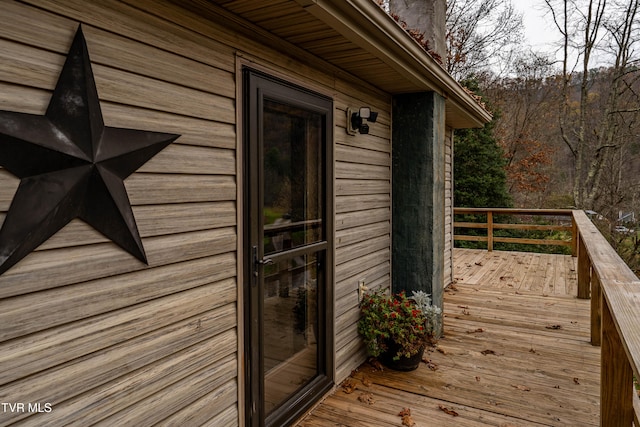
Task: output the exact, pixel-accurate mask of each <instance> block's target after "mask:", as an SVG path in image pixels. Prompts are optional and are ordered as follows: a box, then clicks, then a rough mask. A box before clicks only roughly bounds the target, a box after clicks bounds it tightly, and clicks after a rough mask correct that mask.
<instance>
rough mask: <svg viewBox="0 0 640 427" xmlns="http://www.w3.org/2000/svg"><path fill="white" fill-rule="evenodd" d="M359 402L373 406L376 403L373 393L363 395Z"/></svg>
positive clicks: (359, 397)
mask: <svg viewBox="0 0 640 427" xmlns="http://www.w3.org/2000/svg"><path fill="white" fill-rule="evenodd" d="M358 400H359V401H360V402H362V403H366V404H367V405H373V404H374V403H375V402H376V401H375V400H374V399H373V393H369V392H366V393H362V394H360V396H358Z"/></svg>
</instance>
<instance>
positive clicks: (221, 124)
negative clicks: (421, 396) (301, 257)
mask: <svg viewBox="0 0 640 427" xmlns="http://www.w3.org/2000/svg"><path fill="white" fill-rule="evenodd" d="M245 3H246V4H250V3H251V2H245ZM267 3H268V4H273V5H274V7H277V5H276V3H278V2H277V1H270V2H265V4H267ZM178 4H180V2H175V3H174V2H170V1H164V0H122V1H119V0H101V1H99V2H87V1H86V0H65V1H64V2H59V1H53V0H25V1H21V2H17V1H15V2H14V1H5V2H3V5H2V12H3V18H4V19H3V25H2V26H0V109H1V110H10V111H21V112H25V113H31V114H44V112H45V111H46V108H47V105H48V102H49V99H50V97H51V93H52V90H53V88H54V86H55V84H56V81H57V78H58V75H59V73H60V71H61V68H62V64H63V63H64V61H65V57H66V54H67V51H68V49H69V46H70V44H71V41H72V39H73V36H74V34H75V31H76V29H77V26H78V24H79V23H82V25H83V31H84V34H85V37H86V39H87V45H88V48H89V54H90V56H91V60H92V66H93V71H94V75H95V80H96V85H97V89H98V95H99V97H100V102H101V108H102V113H103V116H104V122H105V124H106V125H107V126H113V127H124V128H136V129H146V130H152V131H159V132H169V133H176V134H180V135H181V136H180V138H179V139H178V140H177V141H175V142H174V143H172V144H171V145H170V146H169V147H167V148H166V149H165V150H163V151H162V152H160V153H159V154H158V155H157V156H155V157H154V158H153V159H152V160H151V161H149V162H148V163H146V164H145V165H144V166H143V167H141V168H140V169H139V170H138V171H137V172H135V173H134V174H133V175H131V176H130V177H129V178H127V180H126V181H125V185H126V188H127V192H128V195H129V199H130V201H131V204H132V206H133V212H134V215H135V218H136V222H137V225H138V228H139V231H140V234H141V237H142V240H143V244H144V247H145V251H146V254H147V258H148V261H149V265H148V266H147V265H145V264H143V263H141V262H139V261H138V260H137V259H135V258H133V257H132V256H131V255H129V254H128V253H126V252H124V251H123V250H121V249H120V248H119V247H117V246H116V245H115V244H114V243H112V242H111V241H109V240H108V239H106V238H105V237H104V236H102V235H101V234H100V233H98V232H96V231H95V230H94V229H93V228H92V227H91V226H89V225H87V224H85V223H83V222H82V221H80V220H73V221H72V222H71V223H70V224H68V225H67V226H66V227H64V228H63V229H62V230H61V231H60V232H58V233H57V234H56V235H55V236H53V237H52V238H51V239H49V240H48V241H47V242H45V243H44V244H42V245H41V246H40V247H39V248H38V249H37V250H36V251H34V252H33V253H31V254H29V255H28V256H27V257H25V258H24V259H23V260H21V261H20V262H19V263H18V264H16V265H15V266H14V267H12V268H11V269H10V270H9V271H7V272H6V273H4V274H3V275H1V276H0V366H1V367H2V369H0V402H41V403H42V404H44V403H49V404H51V407H52V408H53V411H52V412H51V413H39V414H38V413H35V414H34V413H28V412H13V413H12V412H0V425H10V424H12V423H14V422H20V423H21V425H33V426H39V425H48V426H63V425H65V426H66V425H82V426H86V425H92V424H100V425H125V424H127V425H148V424H152V423H164V424H168V425H212V426H234V425H238V424H240V423H241V422H242V417H243V416H242V413H243V412H244V409H243V407H242V402H241V401H239V396H242V388H243V385H242V384H241V383H239V379H238V372H239V371H240V370H241V359H240V357H239V354H240V353H239V352H240V351H241V345H242V343H241V342H240V341H239V336H241V334H242V331H240V330H239V328H240V327H241V325H239V324H238V319H239V318H240V317H241V316H240V312H239V310H242V307H241V305H239V304H240V303H241V301H239V300H238V295H239V289H241V287H242V283H241V282H240V281H241V279H239V278H238V265H239V262H240V261H241V257H242V256H243V255H242V248H240V247H239V241H238V229H239V224H238V223H237V218H238V216H239V212H238V210H237V207H238V200H237V198H238V188H237V184H238V183H239V182H240V181H241V179H242V177H240V176H239V175H238V174H239V171H238V170H237V169H238V167H237V165H238V160H237V157H238V155H239V153H238V152H237V151H236V148H237V143H238V142H237V136H236V127H237V123H236V117H237V112H236V107H237V105H238V100H236V99H235V97H236V91H237V87H236V84H237V82H239V79H238V76H236V66H237V63H236V62H237V60H238V57H242V58H248V59H247V60H248V61H254V62H256V63H258V64H259V65H260V66H262V67H264V68H268V69H273V70H276V71H277V73H276V74H277V75H279V76H285V77H286V76H290V77H291V80H292V81H293V82H295V83H298V84H302V85H307V86H308V87H310V88H312V89H314V90H318V91H320V92H323V93H326V94H329V95H331V96H332V97H333V99H334V105H335V117H334V121H335V135H334V146H335V165H334V169H335V182H334V188H335V225H336V226H335V263H336V266H335V288H334V289H335V308H334V310H335V318H336V327H335V334H336V338H335V350H336V370H337V372H336V375H335V376H336V380H337V381H341V380H342V379H343V378H345V377H346V376H347V375H348V374H349V372H350V371H351V370H352V369H354V368H355V367H357V366H358V365H359V364H360V363H361V362H362V361H363V360H364V358H365V354H364V351H363V346H362V343H361V341H360V339H359V338H358V335H357V330H356V323H357V319H358V317H359V309H358V297H357V295H358V293H357V289H358V281H359V280H361V279H362V280H364V281H365V283H366V285H367V286H368V287H369V288H370V289H372V288H375V287H379V286H388V285H389V281H390V253H391V251H390V244H391V243H390V221H391V214H390V212H391V187H390V180H391V172H390V169H391V160H390V159H391V143H390V126H391V118H390V109H391V107H390V97H389V96H388V95H387V94H385V93H383V92H380V91H379V90H376V89H375V88H372V87H367V86H366V85H365V84H358V83H354V81H353V80H349V81H347V80H340V79H338V78H337V77H336V76H334V75H332V74H328V73H324V72H322V71H319V70H318V69H315V68H313V67H312V66H310V65H308V63H307V62H305V61H297V60H296V59H294V58H293V57H287V56H284V55H282V54H281V53H278V52H276V51H275V50H273V49H271V48H270V47H267V46H265V45H262V44H260V41H259V40H258V38H255V37H253V38H252V37H248V36H246V35H243V34H242V31H245V32H246V28H245V27H242V26H239V27H238V28H239V29H240V32H239V33H238V32H235V31H233V30H231V29H229V28H228V26H229V25H231V24H232V20H229V19H226V18H227V17H226V16H225V15H220V16H218V15H217V14H215V13H213V14H209V15H206V14H199V13H195V12H194V11H188V10H184V9H181V8H180V6H178ZM197 4H200V6H201V7H204V8H208V7H215V6H212V5H211V4H209V3H207V2H199V1H196V0H194V1H193V2H192V4H191V6H190V7H193V6H194V5H197ZM238 4H239V3H238ZM262 4H263V3H261V5H262ZM269 10H271V9H269V8H262V7H261V8H256V10H255V13H256V14H258V15H260V14H264V19H268V17H269V14H270V12H269ZM273 10H275V9H273ZM243 28H244V30H243ZM305 34H306V35H307V36H308V35H309V34H310V30H309V29H306V30H305ZM305 34H301V35H300V37H301V38H302V37H303V36H304V35H305ZM284 45H286V44H284ZM295 53H296V52H295V51H292V55H295ZM307 55H308V54H307ZM346 78H347V79H349V77H346ZM362 105H369V106H371V107H372V109H373V110H374V111H378V112H379V116H378V121H377V122H376V123H375V124H372V125H371V126H370V127H371V132H370V134H369V135H356V136H349V135H347V134H346V132H345V126H346V109H347V108H348V107H351V108H357V107H359V106H362ZM18 182H19V181H18V179H17V178H15V177H14V176H13V175H11V174H9V173H8V172H7V171H6V170H3V169H2V168H0V222H1V221H3V220H4V217H5V215H6V212H7V210H8V209H9V205H10V203H11V200H12V198H13V195H14V193H15V191H16V188H17V186H18ZM88 408H90V410H88Z"/></svg>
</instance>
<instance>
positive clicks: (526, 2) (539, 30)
mask: <svg viewBox="0 0 640 427" xmlns="http://www.w3.org/2000/svg"><path fill="white" fill-rule="evenodd" d="M511 2H512V4H513V6H514V8H516V10H518V11H519V12H522V14H523V16H522V21H523V24H524V35H525V39H526V42H527V43H528V44H529V45H531V47H532V48H533V49H534V50H536V51H544V52H553V51H555V50H556V48H557V44H556V43H557V41H558V39H559V33H558V29H557V28H556V27H555V25H554V24H553V20H552V18H551V16H550V15H549V14H548V13H547V9H546V5H545V3H544V1H543V0H511Z"/></svg>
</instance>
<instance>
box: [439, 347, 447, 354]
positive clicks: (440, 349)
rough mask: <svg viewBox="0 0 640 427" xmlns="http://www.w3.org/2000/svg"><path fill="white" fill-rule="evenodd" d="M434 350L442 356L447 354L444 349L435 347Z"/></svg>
mask: <svg viewBox="0 0 640 427" xmlns="http://www.w3.org/2000/svg"><path fill="white" fill-rule="evenodd" d="M436 350H438V351H439V352H440V353H442V354H447V350H445V349H444V348H440V347H437V348H436Z"/></svg>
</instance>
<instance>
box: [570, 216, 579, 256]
mask: <svg viewBox="0 0 640 427" xmlns="http://www.w3.org/2000/svg"><path fill="white" fill-rule="evenodd" d="M571 256H573V257H576V256H578V224H577V223H576V220H575V218H574V217H573V214H571Z"/></svg>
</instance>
